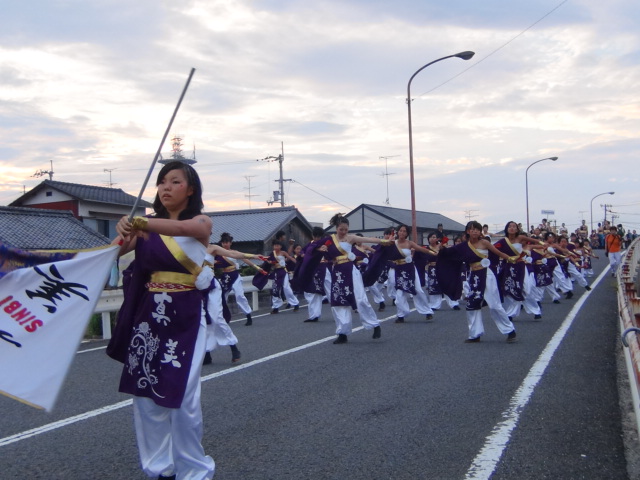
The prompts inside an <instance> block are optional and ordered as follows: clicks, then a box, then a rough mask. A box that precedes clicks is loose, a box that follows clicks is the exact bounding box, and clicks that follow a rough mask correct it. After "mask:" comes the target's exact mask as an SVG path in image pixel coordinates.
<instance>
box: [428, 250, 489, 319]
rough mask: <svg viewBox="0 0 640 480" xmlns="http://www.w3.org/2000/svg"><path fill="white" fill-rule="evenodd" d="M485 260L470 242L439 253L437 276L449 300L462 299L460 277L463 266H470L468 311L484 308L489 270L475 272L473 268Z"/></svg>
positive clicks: (480, 269)
mask: <svg viewBox="0 0 640 480" xmlns="http://www.w3.org/2000/svg"><path fill="white" fill-rule="evenodd" d="M485 258H487V256H486V255H483V254H482V253H480V252H478V250H476V249H475V248H473V247H472V246H471V245H470V244H469V243H468V242H463V243H460V244H458V245H454V246H453V247H448V248H442V249H441V250H440V252H438V268H437V269H436V276H437V277H438V282H439V283H440V287H441V288H442V292H443V293H444V294H445V295H447V296H448V297H449V298H460V296H461V295H462V284H461V282H460V275H461V272H462V268H463V265H466V266H468V268H469V271H468V275H467V281H468V283H469V293H468V295H467V298H466V300H467V310H480V309H481V308H482V302H483V301H484V289H485V287H486V285H487V269H486V267H485V268H479V269H477V270H474V269H473V268H471V267H472V265H477V264H478V263H479V262H480V261H482V260H483V259H485Z"/></svg>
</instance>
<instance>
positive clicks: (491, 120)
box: [0, 0, 640, 231]
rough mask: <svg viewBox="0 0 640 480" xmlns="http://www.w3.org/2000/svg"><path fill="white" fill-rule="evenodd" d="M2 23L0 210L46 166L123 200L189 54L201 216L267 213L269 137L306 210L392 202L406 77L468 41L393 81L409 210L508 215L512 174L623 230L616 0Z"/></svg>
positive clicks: (293, 200) (188, 1)
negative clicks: (469, 54) (115, 191)
mask: <svg viewBox="0 0 640 480" xmlns="http://www.w3.org/2000/svg"><path fill="white" fill-rule="evenodd" d="M2 16H3V28H2V30H0V125H1V126H2V132H3V136H4V139H3V140H4V141H3V142H2V145H1V146H0V162H1V163H0V165H1V167H0V171H1V173H2V175H1V177H0V204H1V205H6V204H8V203H10V202H12V201H13V200H15V199H16V198H17V197H19V196H20V195H21V194H22V193H23V191H24V189H26V190H27V191H28V190H29V189H31V188H33V187H34V186H36V185H37V184H39V183H40V182H41V181H42V180H43V179H44V178H48V176H44V177H34V176H33V175H34V173H36V172H37V171H48V170H51V164H50V161H53V171H54V175H53V179H54V180H58V181H64V182H72V183H87V184H94V185H102V186H106V185H108V183H109V181H110V178H111V181H112V183H114V184H115V185H114V186H116V187H119V188H122V189H123V190H125V191H127V192H129V193H131V194H133V195H137V194H138V192H139V190H140V188H141V185H142V183H143V180H144V177H145V175H146V171H147V170H148V168H149V166H150V165H151V162H152V160H153V157H154V154H155V152H156V150H157V149H158V146H159V143H160V140H161V139H162V135H163V134H164V131H165V129H166V127H167V124H168V122H169V119H170V118H171V114H172V113H173V110H174V108H175V105H176V103H177V101H178V97H179V95H180V92H181V91H182V88H183V87H184V85H185V82H186V80H187V77H188V74H189V71H190V69H191V68H192V67H193V68H195V69H196V72H195V75H194V77H193V80H192V82H191V85H190V87H189V89H188V91H187V94H186V96H185V99H184V101H183V104H182V107H181V109H180V111H179V113H178V115H177V118H176V120H175V123H174V126H173V128H172V130H171V135H180V136H181V137H182V138H183V143H184V147H183V148H184V150H185V152H186V154H187V155H190V154H191V151H192V150H193V148H194V145H195V149H196V157H197V159H198V163H197V164H196V168H197V169H198V171H199V173H200V175H201V177H202V180H203V184H204V189H205V204H206V210H207V211H217V210H234V209H243V208H249V207H250V206H251V207H252V208H261V207H265V206H267V201H268V200H269V199H270V198H271V197H272V195H273V191H274V190H277V189H278V184H277V183H276V182H275V180H276V179H277V178H278V175H279V173H278V163H277V162H269V161H256V160H257V159H263V158H265V157H269V156H277V155H279V154H280V153H281V149H282V146H284V162H283V168H284V178H285V179H290V180H291V181H289V182H286V183H285V189H284V190H285V201H286V203H287V204H288V205H291V204H293V205H295V206H297V207H298V208H299V209H300V211H301V212H302V213H303V215H304V216H305V217H306V218H307V219H308V220H310V221H317V222H323V223H325V224H326V223H327V220H328V219H329V218H330V217H331V215H333V214H334V213H335V212H338V211H342V212H346V211H349V210H350V209H352V208H355V207H357V206H358V205H359V204H361V203H370V204H375V205H384V204H385V203H386V202H387V200H388V202H389V204H390V205H391V206H393V207H399V208H410V182H409V142H408V122H407V104H406V97H407V83H408V81H409V78H411V76H412V75H413V73H414V72H416V71H417V70H418V69H419V68H420V67H422V66H423V65H425V64H427V63H429V62H431V61H433V60H436V59H438V58H441V57H444V56H448V55H452V54H455V53H458V52H461V51H465V50H471V51H474V52H476V54H475V56H474V57H473V58H472V59H471V60H469V61H464V60H461V59H459V58H450V59H446V60H443V61H441V62H438V63H436V64H434V65H431V66H430V67H428V68H426V69H425V70H423V71H422V72H420V74H418V75H417V76H416V77H415V79H414V80H413V82H412V85H411V96H412V98H413V102H412V120H413V144H414V166H415V184H416V203H417V208H418V210H422V211H430V212H439V213H442V214H444V215H446V216H448V217H450V218H452V219H454V220H456V221H459V222H461V223H465V222H466V221H467V220H468V218H474V219H476V220H479V221H480V222H482V223H487V224H489V225H490V229H491V230H492V231H493V230H498V229H499V228H497V226H498V225H499V226H500V228H501V227H502V226H503V225H504V223H505V222H506V221H507V220H516V221H518V222H522V223H526V196H525V179H526V178H528V185H529V214H530V218H531V223H534V222H535V223H538V222H539V221H540V220H541V218H542V217H543V215H542V214H541V211H542V210H553V211H554V212H555V213H554V214H553V215H549V217H551V218H554V219H556V220H557V222H558V224H560V223H561V222H564V223H566V224H567V225H568V226H570V227H571V226H573V227H574V228H575V227H577V226H578V224H579V223H580V221H581V219H585V220H586V221H587V223H589V221H590V213H591V205H593V217H594V222H595V223H597V222H598V221H600V220H601V219H602V217H603V215H604V208H603V207H602V205H603V204H609V205H611V207H610V208H611V211H612V212H613V213H614V215H616V216H617V217H616V218H615V220H616V223H623V224H624V225H625V226H627V227H630V228H636V229H638V230H640V193H639V192H640V184H639V178H640V166H639V162H638V159H639V157H640V135H639V134H640V102H639V98H640V93H639V92H640V49H639V45H640V29H638V21H637V20H638V18H640V3H638V2H637V0H609V1H607V2H602V1H601V0H537V1H535V2H531V1H528V0H527V1H525V0H485V1H483V2H478V1H475V0H449V1H447V2H441V1H435V0H395V1H394V2H388V1H382V0H320V1H317V2H303V1H295V0H264V1H258V0H255V1H241V0H195V1H194V0H185V1H182V2H168V1H164V0H154V1H150V0H137V1H135V2H131V1H121V0H92V1H90V2H87V1H80V0H30V1H28V2H5V4H4V5H3V10H2ZM171 135H170V136H171ZM170 148H171V145H170V142H169V141H167V143H165V145H164V146H163V148H162V150H163V151H169V150H170ZM551 156H557V157H559V160H558V161H556V162H552V161H543V162H540V163H538V164H536V165H535V166H533V167H532V168H531V169H530V170H529V172H528V175H525V172H526V169H527V167H528V166H529V165H531V164H532V163H533V162H535V161H536V160H540V159H542V158H546V157H551ZM385 157H386V158H385ZM158 169H159V167H156V173H157V170H158ZM107 170H110V172H109V171H107ZM154 180H155V174H154V175H153V176H152V181H151V182H150V183H151V184H153V183H155V182H154ZM387 184H388V188H387ZM249 187H250V190H249ZM609 191H615V195H612V196H611V195H603V196H600V197H598V198H596V199H595V200H593V202H592V199H593V197H594V196H596V195H598V194H600V193H603V192H609ZM153 195H154V187H153V185H150V187H148V188H147V190H146V192H145V195H144V198H145V199H147V200H151V199H152V198H153ZM610 215H611V213H608V218H609V217H610Z"/></svg>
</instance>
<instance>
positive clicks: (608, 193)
mask: <svg viewBox="0 0 640 480" xmlns="http://www.w3.org/2000/svg"><path fill="white" fill-rule="evenodd" d="M614 193H616V192H604V193H599V194H598V195H596V196H595V197H593V198H592V199H591V231H590V232H589V235H591V234H592V233H593V201H594V200H595V199H596V198H598V197H599V196H601V195H613V194H614Z"/></svg>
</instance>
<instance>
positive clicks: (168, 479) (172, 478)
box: [158, 475, 176, 480]
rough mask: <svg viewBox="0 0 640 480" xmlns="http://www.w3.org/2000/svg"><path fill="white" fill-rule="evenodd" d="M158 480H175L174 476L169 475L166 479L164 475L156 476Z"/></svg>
mask: <svg viewBox="0 0 640 480" xmlns="http://www.w3.org/2000/svg"><path fill="white" fill-rule="evenodd" d="M158 480H176V476H175V475H169V476H168V477H165V476H164V475H158Z"/></svg>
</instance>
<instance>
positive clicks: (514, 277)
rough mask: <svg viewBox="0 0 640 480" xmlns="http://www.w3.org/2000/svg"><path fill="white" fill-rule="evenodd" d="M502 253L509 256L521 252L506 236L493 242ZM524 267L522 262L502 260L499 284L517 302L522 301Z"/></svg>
mask: <svg viewBox="0 0 640 480" xmlns="http://www.w3.org/2000/svg"><path fill="white" fill-rule="evenodd" d="M493 246H494V247H496V248H497V249H498V250H500V251H501V252H502V253H506V254H507V255H509V256H514V255H520V253H521V252H519V251H518V250H516V248H515V247H514V246H513V244H512V243H511V242H510V241H509V239H508V238H506V237H505V238H501V239H500V240H498V241H497V242H496V243H494V244H493ZM525 274H526V267H525V264H524V262H516V263H507V262H504V267H503V270H502V274H501V275H502V277H501V278H500V281H501V286H502V289H503V291H504V293H505V294H506V295H509V296H510V297H511V298H513V299H514V300H517V301H519V302H522V301H524V276H525Z"/></svg>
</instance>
